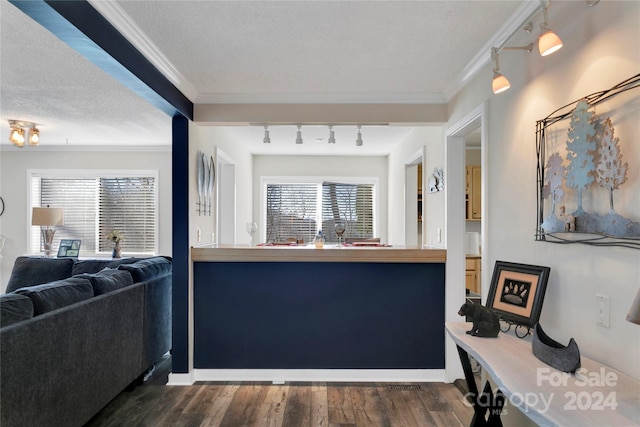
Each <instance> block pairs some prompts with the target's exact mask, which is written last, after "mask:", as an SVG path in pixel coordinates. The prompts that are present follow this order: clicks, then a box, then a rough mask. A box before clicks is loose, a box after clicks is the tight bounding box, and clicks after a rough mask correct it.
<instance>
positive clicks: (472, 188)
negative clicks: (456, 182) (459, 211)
mask: <svg viewBox="0 0 640 427" xmlns="http://www.w3.org/2000/svg"><path fill="white" fill-rule="evenodd" d="M481 176H482V168H481V167H480V166H467V179H466V182H467V185H466V192H465V202H466V209H467V212H466V218H467V221H480V220H481V219H482V216H481V212H482V193H481V184H480V183H481Z"/></svg>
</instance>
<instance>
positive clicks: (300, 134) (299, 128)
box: [296, 125, 302, 144]
mask: <svg viewBox="0 0 640 427" xmlns="http://www.w3.org/2000/svg"><path fill="white" fill-rule="evenodd" d="M301 127H302V126H300V125H298V133H297V134H296V144H302V130H301Z"/></svg>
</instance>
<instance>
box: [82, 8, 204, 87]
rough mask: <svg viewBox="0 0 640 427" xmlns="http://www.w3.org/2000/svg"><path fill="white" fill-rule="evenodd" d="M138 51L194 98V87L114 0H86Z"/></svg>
mask: <svg viewBox="0 0 640 427" xmlns="http://www.w3.org/2000/svg"><path fill="white" fill-rule="evenodd" d="M88 3H89V4H90V5H91V6H92V7H93V8H94V9H96V10H97V11H98V12H99V13H100V14H101V15H102V16H103V17H104V18H105V19H106V20H107V21H109V23H110V24H111V25H113V26H114V27H115V28H116V29H117V30H118V31H119V32H120V34H122V35H123V36H124V37H125V38H126V39H127V40H129V42H130V43H131V44H132V45H134V46H135V48H136V49H138V51H140V53H141V54H142V55H143V56H144V57H145V58H147V59H148V60H149V62H151V63H152V64H153V65H154V66H155V67H156V68H157V69H158V70H159V71H160V72H161V73H162V74H163V75H164V76H165V77H166V78H167V79H168V80H169V81H170V82H171V83H173V84H174V85H175V86H176V87H177V88H178V89H179V90H180V91H181V92H182V93H184V94H185V95H186V96H187V98H189V99H195V98H196V96H197V93H198V92H197V90H196V88H195V87H194V86H193V85H192V84H191V83H190V82H189V81H188V80H187V78H186V77H184V76H183V75H182V74H181V73H180V71H178V69H177V68H176V67H175V66H174V65H173V63H172V62H171V61H170V60H169V59H168V58H167V57H166V56H165V55H164V53H162V51H161V50H160V49H159V48H158V47H157V46H156V45H155V44H154V43H153V42H152V41H151V39H150V38H149V37H148V36H147V35H146V34H145V32H144V31H142V29H141V28H140V27H138V26H137V25H136V23H135V22H134V21H133V20H132V19H131V17H130V16H129V15H127V13H126V12H125V11H124V10H123V9H122V8H121V7H120V6H119V5H118V4H117V3H116V2H115V1H114V0H88Z"/></svg>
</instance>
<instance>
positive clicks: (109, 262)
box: [71, 258, 144, 276]
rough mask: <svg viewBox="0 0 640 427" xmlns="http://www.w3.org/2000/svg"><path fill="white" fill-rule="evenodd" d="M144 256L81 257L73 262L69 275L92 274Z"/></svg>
mask: <svg viewBox="0 0 640 427" xmlns="http://www.w3.org/2000/svg"><path fill="white" fill-rule="evenodd" d="M141 259H144V258H121V259H110V258H105V259H83V260H77V261H75V262H74V264H73V268H72V270H71V275H72V276H75V275H77V274H82V273H89V274H94V273H98V272H99V271H102V270H104V269H105V268H118V266H119V265H120V264H132V263H134V262H136V261H140V260H141Z"/></svg>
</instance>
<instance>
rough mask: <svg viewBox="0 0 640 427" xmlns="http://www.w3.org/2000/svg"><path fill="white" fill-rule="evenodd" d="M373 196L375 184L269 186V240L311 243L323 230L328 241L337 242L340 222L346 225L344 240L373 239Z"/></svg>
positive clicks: (284, 184) (267, 187)
mask: <svg viewBox="0 0 640 427" xmlns="http://www.w3.org/2000/svg"><path fill="white" fill-rule="evenodd" d="M374 193H375V186H374V185H373V184H351V183H338V182H317V183H304V184H297V183H267V184H266V192H265V194H266V198H265V212H266V215H265V219H266V224H265V230H266V241H267V242H281V241H286V240H287V239H290V238H293V239H304V241H305V242H311V241H312V240H313V238H314V236H315V235H316V234H317V232H318V231H319V230H322V231H323V233H324V235H325V237H326V239H327V241H328V242H337V241H338V238H337V235H336V233H335V231H334V226H335V224H336V223H337V222H343V223H344V224H345V225H346V228H347V230H346V232H345V234H344V236H343V237H345V238H365V237H374V231H375V226H374V224H375V222H374V210H375V209H374V206H375V204H374Z"/></svg>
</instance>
